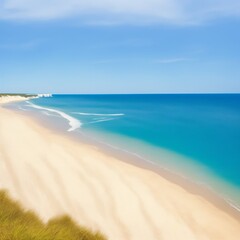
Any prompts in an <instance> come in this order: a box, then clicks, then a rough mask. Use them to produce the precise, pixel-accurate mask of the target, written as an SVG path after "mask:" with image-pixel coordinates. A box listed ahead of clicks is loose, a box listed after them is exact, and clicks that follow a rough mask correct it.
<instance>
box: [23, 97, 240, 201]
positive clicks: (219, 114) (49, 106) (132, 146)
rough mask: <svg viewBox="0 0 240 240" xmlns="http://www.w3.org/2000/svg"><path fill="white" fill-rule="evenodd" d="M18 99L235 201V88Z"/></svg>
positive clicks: (239, 119)
mask: <svg viewBox="0 0 240 240" xmlns="http://www.w3.org/2000/svg"><path fill="white" fill-rule="evenodd" d="M20 105H21V109H24V110H29V109H31V108H32V109H35V111H40V112H42V113H43V114H45V115H47V116H49V118H56V121H57V119H61V120H62V121H63V120H64V121H66V123H68V125H66V131H83V132H84V133H85V134H89V135H91V136H95V137H96V139H99V141H100V140H101V141H104V142H105V143H108V144H111V145H112V146H115V147H119V148H122V149H124V150H126V151H128V152H131V153H134V154H136V155H139V156H141V157H142V158H144V159H146V160H148V161H152V162H154V163H156V164H159V165H160V166H162V167H164V168H167V169H169V170H171V171H175V172H178V171H179V174H182V175H184V176H185V177H189V178H191V179H193V178H195V179H194V181H197V182H198V183H201V184H205V185H207V186H208V187H210V188H212V189H213V190H214V191H216V192H218V193H219V194H222V195H223V196H224V197H227V198H230V199H231V200H233V201H235V203H236V202H237V203H238V204H240V94H176V95H175V94H149V95H147V94H144V95H141V94H139V95H138V94H134V95H53V97H50V98H38V99H33V100H31V101H29V102H24V103H21V104H20ZM59 117H60V118H59Z"/></svg>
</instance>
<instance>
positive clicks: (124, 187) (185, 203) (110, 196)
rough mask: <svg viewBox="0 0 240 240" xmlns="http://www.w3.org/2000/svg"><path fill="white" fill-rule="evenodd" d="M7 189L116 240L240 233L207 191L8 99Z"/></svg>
mask: <svg viewBox="0 0 240 240" xmlns="http://www.w3.org/2000/svg"><path fill="white" fill-rule="evenodd" d="M0 99H1V98H0ZM14 100H23V99H19V98H18V97H15V98H14V97H12V98H10V97H8V98H6V97H5V98H2V99H1V100H0V104H1V103H6V102H9V101H14ZM0 189H7V190H8V192H9V193H10V196H12V197H13V198H14V199H16V200H19V201H20V202H21V203H22V205H23V206H24V207H25V208H26V209H30V210H34V211H35V212H36V213H37V214H38V215H39V216H40V217H41V218H42V219H43V220H44V221H47V220H48V219H50V218H52V217H55V216H57V215H61V214H68V215H70V216H72V217H73V219H74V220H76V221H77V222H78V223H79V224H81V225H84V226H86V227H88V228H90V229H93V230H99V231H101V232H102V233H104V234H105V235H106V236H107V237H108V239H110V240H146V239H149V240H150V239H151V240H155V239H156V240H158V239H159V240H176V239H184V240H194V239H201V240H207V239H211V240H220V239H226V240H230V239H231V240H235V239H236V240H238V239H239V236H240V222H239V221H238V220H237V219H236V218H234V217H232V216H231V215H229V214H228V213H227V212H225V211H224V210H223V209H222V210H221V209H219V208H218V207H216V206H215V205H214V204H213V203H212V202H209V201H208V200H207V199H205V198H204V197H201V196H199V195H196V194H193V193H190V192H188V191H187V190H186V189H185V188H184V187H183V186H180V185H177V184H175V183H173V182H171V181H168V180H167V179H165V178H163V177H161V176H160V175H159V174H157V173H154V172H152V171H150V170H147V169H143V168H140V167H137V166H134V165H131V164H128V163H126V162H123V161H120V160H118V159H117V158H116V157H114V156H111V155H108V154H106V153H104V152H103V151H101V149H99V148H98V147H97V146H91V145H86V144H83V143H80V142H77V141H74V140H73V139H71V138H67V137H65V136H63V135H61V134H60V133H59V134H58V133H56V132H55V131H53V130H51V129H47V128H45V127H43V126H41V125H40V124H39V123H37V122H35V121H34V120H33V119H31V118H30V117H27V116H23V115H20V114H18V113H16V112H13V111H10V110H8V109H6V108H3V107H1V106H0Z"/></svg>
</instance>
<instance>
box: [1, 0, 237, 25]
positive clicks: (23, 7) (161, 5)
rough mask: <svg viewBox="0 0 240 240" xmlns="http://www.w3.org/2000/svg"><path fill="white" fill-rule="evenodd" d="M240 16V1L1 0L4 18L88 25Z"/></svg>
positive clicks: (190, 22)
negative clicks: (73, 21) (63, 20)
mask: <svg viewBox="0 0 240 240" xmlns="http://www.w3.org/2000/svg"><path fill="white" fill-rule="evenodd" d="M227 16H228V17H229V16H240V1H239V0H131V1H129V0H98V1H96V0H67V1H66V0H1V2H0V19H5V20H19V19H20V20H50V19H60V18H72V17H74V18H79V19H80V20H81V22H83V23H87V24H98V25H99V24H100V25H112V24H123V23H133V24H146V23H147V24H148V23H172V24H195V23H201V22H204V21H207V20H209V19H214V18H219V17H227Z"/></svg>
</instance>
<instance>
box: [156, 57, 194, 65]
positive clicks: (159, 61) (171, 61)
mask: <svg viewBox="0 0 240 240" xmlns="http://www.w3.org/2000/svg"><path fill="white" fill-rule="evenodd" d="M192 60H193V59H191V58H165V59H157V60H155V61H154V62H155V63H163V64H168V63H179V62H187V61H192Z"/></svg>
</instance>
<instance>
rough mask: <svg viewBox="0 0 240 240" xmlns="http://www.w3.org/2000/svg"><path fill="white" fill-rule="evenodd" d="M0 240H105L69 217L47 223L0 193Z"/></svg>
mask: <svg viewBox="0 0 240 240" xmlns="http://www.w3.org/2000/svg"><path fill="white" fill-rule="evenodd" d="M0 240H106V238H105V237H104V236H103V235H102V234H101V233H99V232H93V231H90V230H88V229H87V228H85V227H81V226H79V225H77V224H76V223H75V222H74V221H73V220H72V219H71V218H70V217H69V216H60V217H57V218H54V219H51V220H49V221H48V222H47V223H44V222H43V221H41V219H40V218H39V217H38V216H37V215H36V214H35V213H34V212H32V211H25V210H24V209H23V207H22V206H21V205H20V204H19V203H18V202H15V201H13V200H12V199H10V197H9V196H8V194H7V192H6V191H0Z"/></svg>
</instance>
